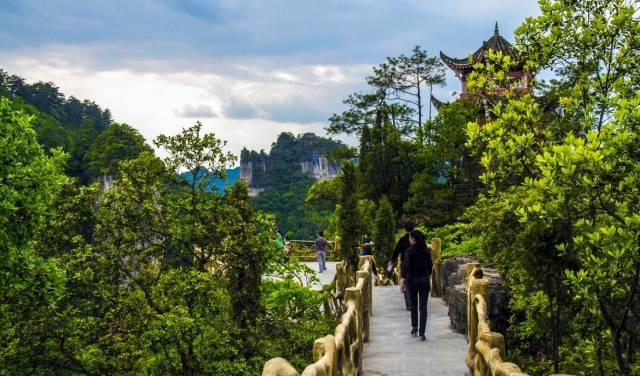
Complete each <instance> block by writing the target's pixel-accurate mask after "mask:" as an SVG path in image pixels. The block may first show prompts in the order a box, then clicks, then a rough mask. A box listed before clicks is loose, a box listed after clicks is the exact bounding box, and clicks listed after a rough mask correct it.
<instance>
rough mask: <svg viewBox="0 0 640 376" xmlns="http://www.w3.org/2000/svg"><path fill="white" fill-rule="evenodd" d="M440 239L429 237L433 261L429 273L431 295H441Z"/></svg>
mask: <svg viewBox="0 0 640 376" xmlns="http://www.w3.org/2000/svg"><path fill="white" fill-rule="evenodd" d="M440 255H441V241H440V239H438V238H433V239H431V261H432V263H433V271H432V273H431V296H434V297H441V296H442V277H441V274H440V267H441V266H442V260H441V259H440Z"/></svg>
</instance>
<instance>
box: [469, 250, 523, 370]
mask: <svg viewBox="0 0 640 376" xmlns="http://www.w3.org/2000/svg"><path fill="white" fill-rule="evenodd" d="M467 287H468V289H467V339H468V341H469V345H468V347H467V353H466V355H465V362H466V363H467V367H469V370H470V371H471V374H472V375H473V376H484V375H499V376H527V374H525V373H524V372H522V370H521V369H520V367H518V366H517V365H516V364H514V363H509V362H505V361H503V360H502V356H503V355H504V354H505V347H504V337H503V336H502V334H500V333H496V332H492V331H491V324H490V322H489V313H488V312H489V311H488V308H487V301H488V297H489V281H487V280H485V279H483V272H482V268H481V267H480V264H478V263H469V264H467Z"/></svg>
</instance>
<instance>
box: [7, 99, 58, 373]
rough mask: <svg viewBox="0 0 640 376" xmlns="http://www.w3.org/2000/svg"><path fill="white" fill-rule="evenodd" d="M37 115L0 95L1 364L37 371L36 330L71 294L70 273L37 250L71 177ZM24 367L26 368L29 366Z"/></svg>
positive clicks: (14, 369)
mask: <svg viewBox="0 0 640 376" xmlns="http://www.w3.org/2000/svg"><path fill="white" fill-rule="evenodd" d="M32 119H33V118H32V117H29V116H27V115H25V114H24V113H22V112H19V111H15V110H13V109H12V108H11V106H10V104H9V101H8V99H7V98H0V151H1V152H0V155H1V157H0V158H1V159H2V163H0V176H2V178H1V179H2V184H0V283H1V284H2V286H3V287H2V289H0V290H1V291H0V302H1V303H0V343H2V346H3V350H2V352H0V366H1V367H2V368H3V369H4V370H6V371H7V372H9V373H12V372H22V371H21V370H33V369H34V364H33V363H32V359H31V358H30V355H31V354H30V352H29V351H28V350H27V349H31V348H32V347H31V342H32V340H33V338H31V336H30V334H31V333H32V328H33V327H34V326H39V323H40V322H42V321H44V320H47V318H48V317H50V315H52V314H53V312H54V311H55V307H56V306H57V304H59V301H60V300H61V298H62V297H63V295H64V293H65V279H66V276H65V272H64V270H63V269H62V268H60V266H59V265H58V263H57V262H55V260H49V259H45V258H43V257H41V256H39V255H38V254H37V253H36V251H35V248H36V246H37V245H36V242H35V240H36V238H37V234H38V232H39V231H40V230H41V229H42V228H43V226H44V224H45V220H46V217H47V214H48V212H49V210H50V207H51V205H52V203H53V201H54V200H55V197H56V195H57V193H58V192H59V190H60V189H61V187H62V186H63V185H64V183H65V181H66V177H65V176H64V175H63V174H62V167H63V164H64V160H65V155H64V154H63V153H62V152H61V151H60V150H59V149H53V150H52V151H51V155H50V156H47V155H45V152H44V150H43V148H42V147H41V146H40V145H39V144H38V142H37V141H36V133H35V131H34V130H33V128H32V126H31V121H32ZM23 367H24V368H23Z"/></svg>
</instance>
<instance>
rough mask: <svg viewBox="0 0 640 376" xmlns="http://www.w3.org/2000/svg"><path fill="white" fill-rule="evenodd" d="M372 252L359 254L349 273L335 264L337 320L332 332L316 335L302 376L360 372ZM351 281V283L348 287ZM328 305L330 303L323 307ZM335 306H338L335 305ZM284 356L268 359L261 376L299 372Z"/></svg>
mask: <svg viewBox="0 0 640 376" xmlns="http://www.w3.org/2000/svg"><path fill="white" fill-rule="evenodd" d="M372 265H373V263H372V260H371V256H360V260H359V263H358V271H357V272H356V275H355V281H354V283H350V281H352V280H353V279H354V278H351V277H350V276H349V273H348V270H347V267H346V264H345V263H344V261H343V262H341V263H338V264H337V265H336V276H335V279H334V281H335V290H334V297H335V296H337V297H340V296H343V297H344V299H343V301H344V303H343V305H342V306H341V307H339V310H340V311H341V312H340V313H341V319H340V323H339V324H338V326H337V327H336V330H335V332H334V334H333V335H331V334H329V335H327V336H325V337H322V338H318V339H317V340H316V341H315V343H314V344H313V359H314V360H315V363H313V364H311V365H309V366H307V368H305V369H304V371H303V372H302V376H320V375H322V376H334V375H335V376H350V375H358V374H361V373H362V355H363V354H362V351H363V348H364V345H363V344H364V342H367V341H368V340H369V316H370V315H371V312H372V303H373V300H372V283H371V267H372ZM350 285H352V287H348V286H350ZM327 308H331V307H330V305H329V304H327V305H325V309H327ZM336 308H338V307H336ZM299 375H300V374H299V373H298V371H296V369H295V368H293V367H292V366H291V365H290V364H289V362H287V361H286V360H285V359H283V358H273V359H271V360H269V361H267V362H266V363H265V365H264V368H263V370H262V376H299Z"/></svg>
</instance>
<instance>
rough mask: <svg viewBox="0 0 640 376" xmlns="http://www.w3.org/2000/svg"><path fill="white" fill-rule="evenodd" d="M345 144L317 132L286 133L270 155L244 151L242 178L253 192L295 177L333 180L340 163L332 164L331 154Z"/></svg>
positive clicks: (253, 193) (254, 193) (241, 162)
mask: <svg viewBox="0 0 640 376" xmlns="http://www.w3.org/2000/svg"><path fill="white" fill-rule="evenodd" d="M341 145H342V144H341V143H339V142H336V141H333V140H331V139H328V138H323V137H318V136H316V135H315V134H313V133H305V134H303V135H298V136H293V135H292V134H289V133H282V134H281V135H280V136H279V137H278V140H277V142H275V143H274V144H273V145H272V147H271V150H270V152H269V153H268V154H267V153H265V152H264V151H260V152H256V151H249V150H246V149H244V150H242V152H241V154H240V178H241V179H242V180H244V181H245V182H246V183H247V184H248V185H249V189H250V194H251V195H256V194H259V193H260V192H261V191H264V190H266V189H269V188H272V187H274V186H278V185H282V183H283V182H284V181H287V182H288V180H291V179H293V180H294V181H296V180H297V179H303V178H305V177H311V178H313V179H314V180H322V179H330V178H333V177H335V176H337V174H338V166H337V165H335V164H332V163H329V161H328V159H327V157H328V155H329V153H330V152H331V151H332V150H333V149H335V148H336V147H339V146H341Z"/></svg>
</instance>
